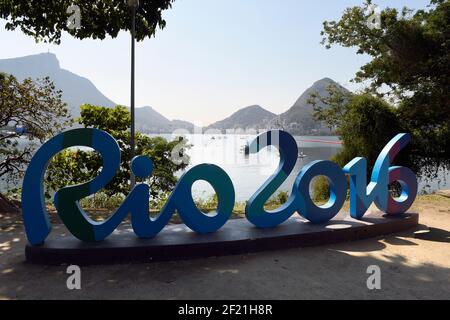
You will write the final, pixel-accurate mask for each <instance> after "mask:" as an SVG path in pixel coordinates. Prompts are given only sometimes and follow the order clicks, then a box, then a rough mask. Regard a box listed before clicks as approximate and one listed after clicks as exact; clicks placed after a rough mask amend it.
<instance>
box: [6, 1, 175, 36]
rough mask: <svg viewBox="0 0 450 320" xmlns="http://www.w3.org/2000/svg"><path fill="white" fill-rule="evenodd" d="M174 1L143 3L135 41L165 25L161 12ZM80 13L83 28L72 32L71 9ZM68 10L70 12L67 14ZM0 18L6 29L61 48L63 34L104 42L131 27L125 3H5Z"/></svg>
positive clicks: (151, 34)
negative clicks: (64, 32) (102, 40)
mask: <svg viewBox="0 0 450 320" xmlns="http://www.w3.org/2000/svg"><path fill="white" fill-rule="evenodd" d="M173 1H174V0H151V1H142V0H141V1H140V6H139V8H138V9H137V11H136V39H137V40H138V41H141V40H143V39H145V38H146V37H151V36H153V35H154V34H155V32H156V30H157V29H158V28H161V29H163V28H164V27H165V25H166V22H165V20H164V19H163V18H162V11H163V10H166V9H168V8H171V5H172V2H173ZM74 5H76V6H78V8H79V9H80V12H79V13H80V18H81V23H80V28H78V29H77V28H71V27H70V25H69V24H68V21H69V18H70V17H71V15H72V14H73V13H74V12H73V11H71V10H70V9H69V8H71V7H72V6H74ZM68 9H69V10H68ZM0 18H2V19H6V21H7V22H6V29H7V30H15V29H16V28H20V29H21V30H22V31H23V32H24V33H25V34H27V35H30V36H32V37H34V38H35V39H36V40H37V41H40V40H43V41H46V42H54V43H57V44H59V43H60V41H61V32H62V31H66V32H68V33H69V34H71V35H72V36H74V37H75V38H78V39H85V38H94V39H104V38H105V37H106V36H108V35H109V36H111V37H113V38H115V37H117V35H118V33H119V32H120V31H121V30H129V29H130V27H131V15H130V13H129V7H128V5H127V1H126V0H46V1H41V0H2V1H0Z"/></svg>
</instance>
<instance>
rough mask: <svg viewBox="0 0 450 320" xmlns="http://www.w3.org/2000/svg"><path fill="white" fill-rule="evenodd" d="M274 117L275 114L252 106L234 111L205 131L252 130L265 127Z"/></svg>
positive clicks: (257, 106)
mask: <svg viewBox="0 0 450 320" xmlns="http://www.w3.org/2000/svg"><path fill="white" fill-rule="evenodd" d="M275 117H276V114H274V113H272V112H270V111H268V110H266V109H264V108H262V107H261V106H259V105H253V106H249V107H245V108H242V109H240V110H238V111H236V112H235V113H233V114H232V115H231V116H229V117H228V118H226V119H223V120H221V121H218V122H215V123H213V124H211V125H209V126H208V127H207V128H206V129H218V130H226V129H238V128H239V129H254V128H259V127H260V126H261V127H265V126H266V125H267V123H269V122H270V121H271V120H272V119H274V118H275Z"/></svg>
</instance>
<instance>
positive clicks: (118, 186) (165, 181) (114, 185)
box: [45, 104, 189, 201]
mask: <svg viewBox="0 0 450 320" xmlns="http://www.w3.org/2000/svg"><path fill="white" fill-rule="evenodd" d="M78 121H79V123H80V124H81V125H83V126H84V127H94V128H97V129H100V130H104V131H106V132H108V133H109V134H111V135H112V136H113V137H114V138H115V139H116V140H117V142H118V144H119V147H120V150H121V153H122V158H121V166H120V170H119V172H117V174H116V176H115V177H114V179H113V180H112V181H111V182H110V183H109V184H108V185H107V186H106V188H105V189H104V192H105V193H106V194H107V195H109V196H111V195H114V194H117V193H122V194H124V195H126V194H128V193H129V192H130V184H129V179H130V160H129V159H130V150H131V148H130V145H129V141H130V133H129V130H128V125H129V123H130V113H129V111H128V109H126V108H125V107H122V106H116V107H115V108H104V107H99V106H93V105H89V104H85V105H82V106H81V117H80V119H78ZM177 146H178V147H179V149H175V148H176V147H177ZM188 148H189V145H187V144H186V141H185V140H184V139H183V138H181V137H179V138H177V139H174V140H173V141H170V142H169V141H167V140H166V139H164V138H162V137H149V136H147V135H143V134H141V133H139V132H137V133H136V154H138V155H146V156H148V157H150V158H151V159H152V161H153V163H154V170H153V174H152V176H151V177H150V178H149V179H147V181H146V182H147V183H148V184H149V185H150V192H151V196H152V197H153V199H154V200H155V201H156V200H158V199H159V198H160V197H164V196H165V194H166V193H168V192H170V191H171V190H172V189H173V188H174V187H175V184H176V183H177V177H176V176H175V173H176V172H177V171H179V170H183V169H185V168H186V167H187V166H188V164H189V158H188V157H187V156H186V154H185V152H186V150H187V149H188ZM173 150H177V151H178V152H179V155H178V156H179V157H183V158H184V159H185V161H183V162H182V163H175V162H174V161H172V151H173ZM101 167H102V159H101V157H100V155H99V154H98V153H96V152H93V151H88V150H85V149H67V150H65V151H63V152H61V153H59V154H58V155H56V156H55V157H54V159H53V160H52V162H51V163H50V165H49V167H48V169H47V173H46V178H45V182H46V186H47V190H48V191H56V190H58V189H60V188H62V187H64V186H67V185H72V184H78V183H82V182H86V181H88V180H91V179H93V178H94V177H95V176H97V175H98V173H99V171H100V170H101Z"/></svg>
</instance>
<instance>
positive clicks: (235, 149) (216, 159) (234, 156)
mask: <svg viewBox="0 0 450 320" xmlns="http://www.w3.org/2000/svg"><path fill="white" fill-rule="evenodd" d="M163 136H164V137H165V138H167V139H173V138H175V136H176V135H163ZM184 136H185V137H186V138H187V140H188V141H189V143H190V144H192V148H191V149H190V150H189V152H188V154H189V156H190V157H191V159H190V160H191V162H190V166H189V167H188V168H187V169H189V168H191V167H192V166H194V165H197V164H201V163H213V164H216V165H218V166H220V167H221V168H222V169H224V170H225V172H226V173H227V174H228V175H229V176H230V178H231V180H232V182H233V185H234V188H235V193H236V201H239V202H241V201H246V200H248V199H249V198H250V197H251V196H252V195H253V194H254V193H255V192H256V190H258V188H259V187H260V186H262V185H263V183H264V182H265V181H266V180H267V179H268V178H269V177H270V176H271V175H272V174H273V173H274V172H275V170H276V168H277V167H278V164H279V153H278V149H277V148H275V147H268V148H265V149H263V150H261V151H260V152H259V153H258V154H251V155H248V156H246V155H245V154H244V152H243V147H244V146H245V145H246V143H247V141H248V142H250V141H252V140H253V139H254V138H255V137H256V135H237V134H236V135H232V134H228V135H218V134H215V135H210V134H203V135H202V134H191V135H184ZM294 138H295V140H296V141H297V145H298V147H299V153H303V154H304V155H305V157H303V158H298V159H297V163H296V165H295V168H294V169H293V170H292V172H291V174H290V175H289V177H288V179H286V181H285V182H284V183H283V184H282V186H281V187H280V188H279V190H283V191H287V192H289V193H290V191H291V189H292V186H293V184H294V181H295V178H296V177H297V175H298V173H299V172H300V171H301V169H302V168H303V166H304V165H306V164H308V163H309V162H311V161H314V160H328V159H330V158H331V157H332V156H334V155H335V154H336V153H337V152H338V151H339V149H340V148H341V145H340V144H336V142H339V137H336V136H323V137H322V136H295V137H294ZM311 140H314V142H312V141H311ZM321 140H322V141H329V142H330V143H325V142H319V141H321ZM380 151H381V150H380ZM181 174H182V172H180V173H178V175H179V176H180V175H181ZM444 188H446V189H448V188H450V172H442V171H441V172H440V173H439V174H438V179H434V180H432V181H419V192H421V193H423V192H427V193H429V192H433V191H435V190H437V189H444ZM192 193H193V196H194V198H202V199H207V198H208V197H210V196H211V195H213V194H214V190H213V188H212V187H211V186H210V185H209V184H208V183H207V182H205V181H198V182H196V183H195V184H194V186H193V187H192Z"/></svg>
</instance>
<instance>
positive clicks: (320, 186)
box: [311, 176, 330, 202]
mask: <svg viewBox="0 0 450 320" xmlns="http://www.w3.org/2000/svg"><path fill="white" fill-rule="evenodd" d="M329 198H330V186H329V182H328V178H327V177H325V176H317V177H316V178H315V179H314V180H313V181H312V195H311V199H312V200H313V201H314V202H322V201H325V200H327V199H329Z"/></svg>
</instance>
